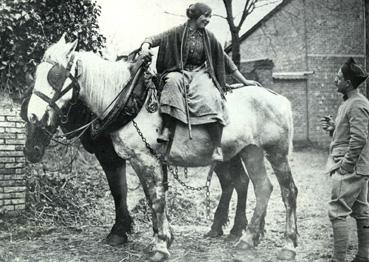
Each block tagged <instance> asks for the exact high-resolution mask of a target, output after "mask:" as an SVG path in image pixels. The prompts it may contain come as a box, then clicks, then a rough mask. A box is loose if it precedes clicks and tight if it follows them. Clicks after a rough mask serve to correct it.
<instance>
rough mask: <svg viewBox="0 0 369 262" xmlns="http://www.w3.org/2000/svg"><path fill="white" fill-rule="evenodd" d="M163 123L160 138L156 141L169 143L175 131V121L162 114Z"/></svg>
mask: <svg viewBox="0 0 369 262" xmlns="http://www.w3.org/2000/svg"><path fill="white" fill-rule="evenodd" d="M162 118H163V123H162V128H161V132H160V135H159V137H158V138H157V139H156V140H157V142H158V143H168V142H169V140H170V135H171V132H172V130H173V127H174V124H175V120H174V119H173V118H172V117H171V116H169V115H166V114H162Z"/></svg>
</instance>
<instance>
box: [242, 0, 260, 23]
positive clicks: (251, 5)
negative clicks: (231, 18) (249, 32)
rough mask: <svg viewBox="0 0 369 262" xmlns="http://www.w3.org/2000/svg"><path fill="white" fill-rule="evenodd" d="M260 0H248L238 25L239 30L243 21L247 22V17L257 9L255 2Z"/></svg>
mask: <svg viewBox="0 0 369 262" xmlns="http://www.w3.org/2000/svg"><path fill="white" fill-rule="evenodd" d="M257 1H258V0H246V3H245V7H244V9H243V13H242V16H241V19H240V22H239V24H238V26H237V28H238V30H241V27H242V24H243V22H245V19H246V17H247V16H248V15H249V14H251V12H252V11H254V9H255V3H256V2H257Z"/></svg>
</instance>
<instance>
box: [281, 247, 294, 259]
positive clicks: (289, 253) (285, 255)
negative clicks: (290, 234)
mask: <svg viewBox="0 0 369 262" xmlns="http://www.w3.org/2000/svg"><path fill="white" fill-rule="evenodd" d="M295 258H296V252H295V251H294V250H291V249H287V248H282V249H281V250H280V251H279V252H278V255H277V259H279V260H295Z"/></svg>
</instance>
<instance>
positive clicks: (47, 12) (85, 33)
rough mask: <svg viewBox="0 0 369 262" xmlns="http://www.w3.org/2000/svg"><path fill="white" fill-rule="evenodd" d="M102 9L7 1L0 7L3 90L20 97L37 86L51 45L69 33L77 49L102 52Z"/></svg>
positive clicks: (86, 0) (75, 2) (74, 0)
mask: <svg viewBox="0 0 369 262" xmlns="http://www.w3.org/2000/svg"><path fill="white" fill-rule="evenodd" d="M100 13H101V7H100V6H99V5H97V4H96V1H95V0H83V1H80V0H65V1H59V0H5V1H4V2H3V3H2V4H0V89H3V90H6V91H7V92H8V93H10V94H12V95H13V96H19V95H20V94H22V93H23V92H24V91H25V90H26V89H27V88H28V87H29V86H31V85H32V83H33V77H32V76H33V74H34V72H35V68H36V65H37V64H38V63H39V62H40V61H41V58H42V55H43V53H44V51H45V49H46V48H47V47H48V46H49V44H51V43H54V42H56V41H57V40H59V38H60V37H61V35H62V34H63V33H64V32H66V33H67V38H68V40H70V41H72V40H75V39H76V38H78V40H79V41H78V47H77V49H83V50H86V51H94V52H98V51H99V50H100V49H101V48H102V47H104V45H105V42H106V39H105V37H104V36H103V35H102V34H100V33H99V26H98V21H97V19H98V17H99V16H100Z"/></svg>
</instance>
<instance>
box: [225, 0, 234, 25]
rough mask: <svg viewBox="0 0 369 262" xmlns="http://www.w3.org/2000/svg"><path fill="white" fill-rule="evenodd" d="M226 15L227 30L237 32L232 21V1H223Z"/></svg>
mask: <svg viewBox="0 0 369 262" xmlns="http://www.w3.org/2000/svg"><path fill="white" fill-rule="evenodd" d="M223 3H224V6H225V9H226V13H227V22H228V25H229V28H230V29H231V31H232V32H235V31H236V30H237V28H236V26H235V24H234V20H233V11H232V0H223Z"/></svg>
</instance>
